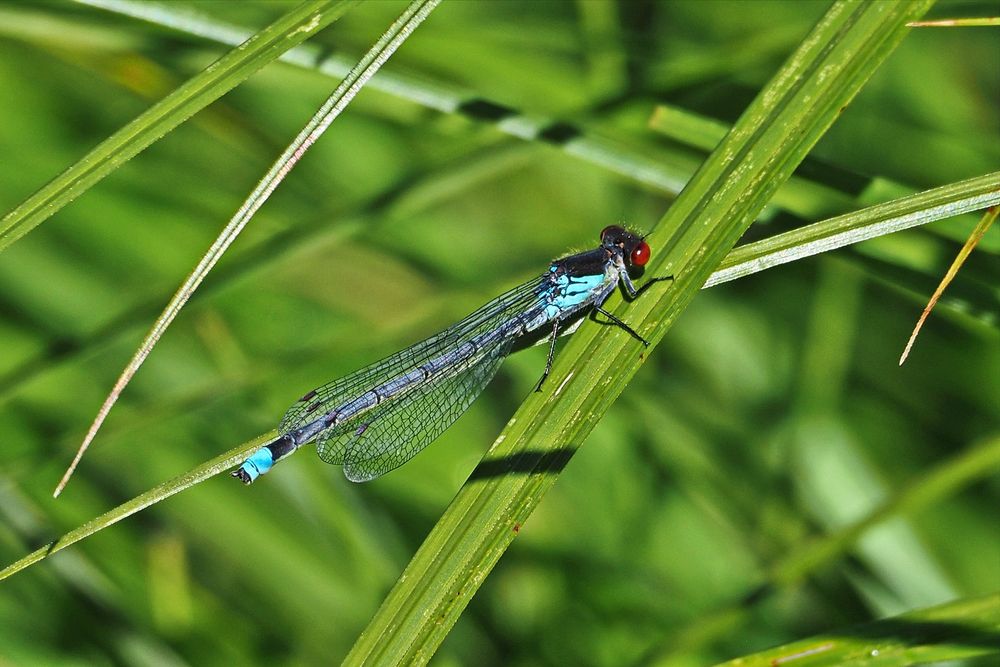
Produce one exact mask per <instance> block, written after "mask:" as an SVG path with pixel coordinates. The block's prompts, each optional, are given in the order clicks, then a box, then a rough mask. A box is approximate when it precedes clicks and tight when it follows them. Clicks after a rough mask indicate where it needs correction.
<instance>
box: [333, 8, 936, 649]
mask: <svg viewBox="0 0 1000 667" xmlns="http://www.w3.org/2000/svg"><path fill="white" fill-rule="evenodd" d="M930 4H931V3H930V2H912V3H891V4H890V3H851V2H837V3H834V5H833V6H832V7H831V9H830V10H829V11H828V12H827V13H826V15H825V16H824V17H823V18H822V19H821V20H820V22H819V24H818V25H817V26H816V28H814V30H813V32H812V33H811V34H810V35H809V36H808V37H807V38H806V40H805V42H803V44H802V45H801V46H800V48H799V49H798V50H797V51H796V53H794V54H793V55H792V56H791V57H790V58H789V59H788V61H787V62H786V63H785V65H784V66H783V67H782V69H781V71H779V72H778V74H777V75H776V76H775V77H774V78H773V79H772V80H771V82H770V83H769V84H768V85H767V86H766V87H765V88H764V90H763V91H761V93H760V94H759V95H758V96H757V98H756V100H755V101H754V102H753V104H752V105H751V106H750V108H748V109H747V110H746V112H745V113H744V114H743V116H742V117H741V118H740V120H739V121H738V122H737V123H736V125H735V126H734V127H733V129H732V131H731V132H730V133H729V134H728V135H727V137H726V139H725V140H723V142H722V143H721V144H720V146H719V147H718V148H717V149H716V150H715V151H714V152H713V153H712V155H711V156H710V157H709V158H708V160H707V161H706V162H705V164H704V165H703V166H702V167H701V169H700V170H699V171H698V173H697V174H695V176H694V177H693V178H692V179H691V181H690V183H689V184H688V186H687V187H686V188H685V189H684V191H683V192H682V193H681V195H680V196H679V197H678V199H677V200H676V202H674V204H673V206H672V207H671V208H670V210H669V211H668V212H667V214H666V215H665V216H664V218H663V219H662V220H661V221H660V223H659V224H658V225H657V227H656V228H655V229H654V231H653V232H652V234H651V235H650V236H651V237H652V238H654V239H656V247H659V248H663V249H664V250H663V254H662V255H660V256H658V258H657V259H654V261H653V262H651V266H649V267H648V270H649V274H650V275H667V274H672V275H674V276H675V277H676V280H675V282H674V283H673V284H672V285H671V286H670V287H669V288H659V287H654V288H652V289H650V290H649V291H648V293H647V294H646V295H645V296H644V297H643V298H641V299H637V300H636V301H634V302H633V303H631V304H629V305H628V307H627V309H626V308H621V307H619V308H614V309H613V310H614V311H615V314H616V315H617V316H619V317H622V318H623V319H625V320H626V321H628V322H629V323H631V324H632V325H633V328H635V329H636V331H637V332H639V334H640V335H643V336H644V337H645V338H646V339H647V340H649V341H650V342H651V343H652V344H656V343H657V342H658V341H659V340H660V339H661V338H662V337H663V335H664V334H665V333H666V331H667V329H668V328H669V327H670V326H671V324H672V323H673V321H674V320H675V319H676V317H677V316H678V315H679V314H680V312H681V311H683V310H684V308H685V307H686V306H687V304H688V303H689V302H690V300H691V299H692V298H693V297H694V295H695V294H696V292H697V291H698V289H699V288H700V287H701V286H702V285H704V283H705V281H706V280H707V279H708V277H709V275H710V274H711V273H712V271H713V270H714V269H715V268H716V267H717V266H718V264H719V262H721V260H722V259H723V257H724V256H725V254H726V253H727V252H728V251H729V250H730V248H732V246H733V245H734V244H735V243H736V241H737V239H738V238H739V237H740V235H741V234H742V233H743V232H744V231H745V229H746V228H747V227H748V226H749V225H750V224H751V222H752V220H753V219H754V218H755V217H756V215H757V214H758V213H759V211H760V210H761V209H762V208H763V207H764V205H765V204H766V203H767V202H768V201H769V200H770V198H771V196H772V195H773V193H774V191H775V190H776V189H777V188H778V187H779V185H780V184H781V183H783V182H784V181H785V180H787V179H788V178H789V176H790V175H791V172H792V170H793V169H794V168H795V166H796V165H797V164H798V163H799V162H800V161H801V160H802V159H803V158H804V157H805V155H806V153H807V152H808V151H809V149H810V148H811V147H812V146H813V145H814V143H815V142H816V141H817V140H818V139H819V137H820V136H822V134H823V133H824V132H825V131H826V129H827V128H828V127H829V126H830V125H831V124H832V123H833V121H834V120H835V119H836V117H837V115H838V114H839V112H840V110H841V109H842V108H843V107H844V105H846V104H847V103H848V102H849V101H850V100H851V98H852V97H853V96H854V95H855V94H856V93H857V92H858V90H860V88H861V87H862V86H863V84H864V83H865V82H866V81H867V80H868V78H869V77H870V76H871V74H872V73H873V72H874V71H875V69H876V68H877V67H878V65H879V64H881V62H882V61H883V60H884V59H885V58H886V57H887V56H888V55H889V53H891V52H892V50H893V49H894V48H895V46H896V45H897V44H899V42H900V41H902V38H903V37H904V35H905V34H906V32H907V29H906V28H905V24H906V22H907V21H910V20H914V19H917V18H919V17H920V16H921V15H922V14H923V12H924V11H925V9H926V8H927V7H929V6H930ZM644 355H645V352H644V351H642V350H639V349H637V346H636V345H634V342H633V341H630V340H626V337H625V336H622V335H618V332H615V331H609V330H606V329H605V328H603V327H582V328H581V330H580V332H578V333H577V334H576V335H575V336H574V338H573V339H572V340H571V341H570V342H569V343H568V344H567V346H566V348H565V349H564V350H563V351H562V354H560V355H559V357H558V358H557V359H556V363H555V364H554V366H553V368H552V372H551V375H550V377H549V381H550V382H551V386H552V387H554V388H555V389H553V390H552V391H550V392H546V393H544V394H540V395H539V394H536V395H533V396H530V397H529V398H528V399H527V400H526V401H525V403H524V404H523V405H522V406H521V408H520V409H519V410H518V412H517V414H516V415H515V416H514V418H513V419H512V420H511V421H510V423H509V424H508V425H507V428H506V429H505V430H504V432H503V433H502V434H501V435H500V437H499V438H498V439H497V441H496V442H495V443H494V445H493V447H492V448H491V449H490V452H489V453H488V455H487V459H489V460H490V463H491V464H492V465H491V467H492V468H496V469H499V470H500V471H501V474H500V475H499V476H490V477H488V478H485V477H481V476H478V475H477V473H473V475H472V478H471V479H470V480H469V482H468V483H467V484H466V485H465V486H464V487H463V488H462V489H461V490H460V491H459V493H458V495H457V496H456V498H455V499H454V501H453V502H452V503H451V505H450V506H449V507H448V509H447V510H446V511H445V513H444V515H443V516H442V517H441V519H440V520H439V521H438V523H437V525H436V526H435V527H434V529H433V530H432V531H431V533H430V535H429V536H428V537H427V539H426V540H425V541H424V543H423V545H422V546H421V547H420V549H419V550H418V552H417V553H416V555H415V556H414V557H413V559H412V560H411V561H410V564H409V565H408V566H407V568H406V570H405V572H404V573H403V574H402V575H401V577H400V578H399V580H398V581H397V583H396V585H395V586H394V587H393V589H392V590H391V591H390V593H389V595H388V597H387V598H386V600H385V601H384V602H383V604H382V606H381V608H380V609H379V610H378V612H376V614H375V616H374V617H373V618H372V621H371V622H370V624H369V625H368V627H367V628H366V629H365V630H364V632H363V633H362V635H361V637H359V639H358V641H357V643H356V644H355V645H354V648H353V649H352V651H351V653H350V654H349V655H348V657H347V659H346V661H345V664H350V665H355V664H372V665H383V664H400V663H406V664H423V663H426V662H427V661H428V660H430V658H431V656H432V655H433V654H434V652H435V650H436V649H437V647H438V646H439V645H440V643H441V641H442V640H443V639H444V637H445V636H446V635H447V634H448V632H449V630H450V629H451V627H452V626H453V625H454V623H455V621H456V620H457V619H458V617H459V615H460V614H461V613H462V611H463V610H464V608H465V606H466V605H467V604H468V602H469V600H470V599H471V598H472V596H473V595H474V594H475V592H476V591H477V590H478V588H479V586H480V585H481V584H482V582H483V581H484V580H485V578H486V576H487V575H488V574H489V572H490V571H491V570H492V568H493V566H494V565H495V564H496V562H497V560H499V558H500V556H501V555H502V554H503V553H504V551H505V550H506V548H507V546H508V545H509V544H510V543H511V541H512V540H513V539H514V537H515V536H516V534H517V533H518V531H519V530H520V526H521V525H522V524H523V523H524V522H525V521H526V520H527V518H528V517H529V516H530V515H531V513H532V511H533V510H534V508H535V507H536V506H537V504H538V503H539V501H540V499H541V497H542V496H543V495H544V494H545V492H546V491H547V490H548V488H550V487H551V486H552V484H553V483H554V481H555V479H556V477H557V476H558V473H559V470H560V469H561V467H562V466H563V465H565V463H566V461H567V460H568V459H569V458H570V457H571V456H572V454H573V453H574V452H575V450H576V449H577V448H578V447H579V446H580V444H581V443H582V442H583V440H584V439H585V438H586V437H587V435H588V434H589V433H590V431H591V430H592V429H593V427H594V426H595V425H596V423H597V422H598V421H599V420H600V418H601V417H602V416H603V414H604V412H606V411H607V410H608V408H609V407H610V406H611V404H612V403H613V402H614V400H615V399H616V398H617V396H618V395H619V394H620V393H621V391H622V390H623V389H624V387H625V385H626V384H627V383H628V381H629V379H630V378H631V376H632V375H633V374H634V373H635V372H636V370H637V369H638V366H639V365H640V364H641V362H642V360H643V358H644ZM515 470H516V471H519V472H523V474H518V473H516V472H515ZM504 472H506V474H504Z"/></svg>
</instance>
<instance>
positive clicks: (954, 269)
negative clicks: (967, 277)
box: [899, 204, 1000, 366]
mask: <svg viewBox="0 0 1000 667" xmlns="http://www.w3.org/2000/svg"><path fill="white" fill-rule="evenodd" d="M998 213H1000V208H998V207H997V206H996V204H994V205H992V206H991V207H990V209H989V210H988V211H986V213H985V214H984V215H983V217H982V219H981V220H980V221H979V224H978V225H976V228H975V229H974V230H972V234H971V235H970V236H969V240H968V241H966V242H965V245H963V246H962V249H961V250H960V251H959V252H958V256H957V257H955V261H954V262H952V263H951V266H950V267H948V272H947V273H945V275H944V277H943V278H941V282H940V283H939V284H938V286H937V289H935V290H934V294H932V295H931V298H930V301H928V302H927V306H926V307H925V308H924V311H923V312H922V313H921V314H920V318H919V319H918V320H917V324H916V326H914V327H913V333H911V334H910V339H909V340H908V341H906V347H905V348H903V354H902V355H900V357H899V365H900V366H902V365H903V362H905V361H906V357H907V356H909V354H910V349H911V348H912V347H913V343H914V342H916V340H917V334H919V333H920V329H921V328H922V327H923V326H924V322H925V321H926V320H927V316H928V315H930V314H931V310H933V309H934V305H935V304H936V303H937V302H938V299H940V298H941V295H942V294H944V290H945V288H947V287H948V285H950V284H951V281H952V280H954V278H955V276H957V275H958V270H959V269H961V268H962V264H964V263H965V260H966V259H968V257H969V255H971V254H972V251H973V249H974V248H975V247H976V245H977V244H978V243H979V241H980V239H982V238H983V235H984V234H986V230H988V229H989V228H990V226H991V225H992V224H993V222H994V221H995V220H996V219H997V214H998Z"/></svg>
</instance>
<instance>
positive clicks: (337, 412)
mask: <svg viewBox="0 0 1000 667" xmlns="http://www.w3.org/2000/svg"><path fill="white" fill-rule="evenodd" d="M649 253H650V250H649V245H648V244H647V243H646V241H645V240H643V237H641V236H638V235H636V234H633V233H632V232H629V231H628V230H626V229H624V228H622V227H618V226H617V225H613V226H610V227H606V228H605V229H604V231H602V232H601V245H600V246H598V247H597V248H594V249H593V250H588V251H586V252H581V253H579V254H576V255H570V256H568V257H563V258H562V259H557V260H555V261H553V262H552V264H551V265H550V266H549V270H548V271H546V272H545V273H544V274H542V276H541V277H539V278H535V279H534V280H530V281H528V282H526V283H524V284H523V285H520V286H519V287H515V288H514V289H512V290H510V291H509V292H506V293H505V294H502V295H500V296H498V297H497V298H495V299H493V300H492V301H490V302H489V303H487V304H486V305H485V306H483V307H482V308H480V309H479V310H477V311H476V312H474V313H472V314H471V315H469V316H468V317H466V318H465V319H463V320H461V321H460V322H458V323H457V324H455V325H453V326H451V327H449V328H448V329H445V330H444V331H442V332H441V333H438V334H436V335H434V336H431V337H430V338H428V339H427V340H424V341H421V342H419V343H416V344H415V345H411V346H410V347H408V348H406V349H405V350H402V351H400V352H397V353H396V354H393V355H392V356H390V357H386V358H385V359H383V360H382V361H377V362H375V363H374V364H372V365H370V366H366V367H365V368H362V369H361V370H358V371H355V372H353V373H351V374H350V375H348V376H346V377H343V378H341V379H339V380H335V381H333V382H331V383H329V384H325V385H323V386H322V387H319V388H317V389H313V390H312V391H310V392H309V393H307V394H306V395H305V396H303V397H302V398H300V399H299V400H298V402H296V403H295V405H293V406H292V407H291V408H290V409H289V410H288V412H287V413H285V416H284V418H283V419H282V420H281V424H280V425H279V426H278V432H279V433H280V436H279V437H278V438H276V439H275V440H273V441H271V442H270V443H268V444H267V445H265V446H263V447H261V448H260V449H258V450H257V451H256V452H255V453H254V454H253V455H252V456H251V457H250V458H248V459H247V460H246V461H244V463H243V465H241V466H240V467H239V468H238V469H237V470H235V471H233V473H232V474H233V477H236V478H238V479H240V480H241V481H243V482H244V483H246V484H250V483H251V482H253V481H254V480H255V479H257V477H259V476H260V475H262V474H264V473H266V472H267V471H268V470H270V469H271V468H272V467H273V466H274V464H275V463H277V462H278V461H280V460H281V459H283V458H285V457H287V456H289V455H291V454H292V453H293V452H294V451H295V450H296V449H298V448H299V447H301V446H302V445H305V444H307V443H310V442H313V441H315V442H316V450H317V452H318V453H319V457H320V458H321V459H322V460H323V461H325V462H327V463H336V464H339V465H343V466H344V475H346V476H347V478H348V479H349V480H351V481H354V482H364V481H368V480H371V479H375V478H376V477H379V476H380V475H384V474H385V473H387V472H389V471H390V470H393V469H395V468H397V467H399V466H401V465H403V464H404V463H406V462H407V461H409V460H410V459H411V458H412V457H413V456H414V455H416V453H417V452H419V451H420V450H421V449H423V448H424V447H426V446H427V445H428V444H429V443H430V442H432V441H433V440H434V439H435V438H437V437H438V436H439V435H441V433H443V432H444V430H445V429H447V428H448V427H449V426H451V425H452V424H453V423H454V422H455V420H456V419H458V417H459V416H460V415H461V414H462V413H463V412H465V410H466V408H468V407H469V405H471V404H472V402H473V401H474V400H475V399H476V397H477V396H479V394H480V392H482V391H483V388H484V387H485V386H486V385H487V383H489V381H490V380H491V379H492V378H493V375H494V374H495V373H496V372H497V369H498V368H499V367H500V363H501V362H502V361H503V359H504V357H506V356H507V354H508V353H509V352H510V349H511V345H512V344H513V343H514V341H515V340H517V339H519V338H521V337H522V336H525V335H526V334H530V333H531V332H533V331H543V327H547V329H544V331H546V333H547V334H548V336H549V356H548V359H547V361H546V363H545V371H544V373H543V375H542V378H541V380H539V382H538V386H537V389H541V386H542V383H543V382H544V381H545V378H546V376H548V374H549V370H550V369H551V367H552V357H553V355H554V354H555V342H556V338H557V337H558V335H559V333H560V329H564V328H565V327H566V326H567V325H568V324H569V323H570V322H573V321H574V320H577V319H578V318H579V317H580V316H581V315H585V314H586V313H587V311H588V310H591V311H594V312H596V313H600V314H602V315H604V316H605V317H606V318H608V320H609V321H610V322H611V323H613V324H615V325H617V326H619V327H621V328H622V329H624V330H625V331H627V332H628V333H629V334H631V335H632V336H633V337H635V338H636V339H638V340H639V341H641V342H642V343H643V345H648V343H647V342H646V340H645V339H643V338H642V336H640V335H639V334H638V333H636V332H635V331H633V330H632V328H631V327H629V326H628V325H627V324H625V323H624V322H622V321H621V320H620V319H618V318H617V317H615V316H614V315H612V314H611V313H609V312H607V311H606V310H604V309H603V308H602V307H601V304H603V303H604V300H605V299H607V298H608V296H609V295H610V294H611V292H613V291H614V289H615V287H616V286H617V285H619V284H621V285H622V287H623V288H624V289H625V292H626V293H627V294H628V296H629V298H634V297H636V296H638V295H639V293H640V292H641V291H642V289H645V288H646V287H648V286H649V285H651V284H652V283H653V282H656V281H657V280H669V279H670V278H654V279H652V280H650V281H649V282H647V283H646V284H645V285H643V286H642V288H641V289H639V290H637V289H636V288H635V285H634V284H633V283H632V279H631V277H630V276H629V269H630V268H633V267H642V266H643V265H645V264H646V262H647V261H649Z"/></svg>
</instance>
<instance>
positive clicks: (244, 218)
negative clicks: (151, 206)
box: [52, 0, 441, 496]
mask: <svg viewBox="0 0 1000 667" xmlns="http://www.w3.org/2000/svg"><path fill="white" fill-rule="evenodd" d="M440 2H441V0H412V2H410V4H409V6H407V8H406V10H405V11H404V12H403V13H402V14H401V15H400V17H399V18H398V19H397V20H396V21H395V22H394V23H393V24H392V25H391V26H390V27H389V29H388V30H387V31H386V32H385V34H384V35H382V37H381V38H379V40H378V41H377V42H376V43H375V45H374V46H373V47H372V48H371V49H369V51H368V53H366V54H365V55H364V57H363V58H362V59H361V60H360V61H359V62H358V64H357V66H356V67H355V68H354V69H352V70H351V72H350V74H348V75H347V77H346V78H345V79H344V80H343V81H342V82H341V83H340V85H339V86H337V88H336V90H334V91H333V93H332V94H331V95H330V97H329V98H327V100H326V102H324V103H323V105H322V106H321V107H320V108H319V110H318V111H317V112H316V113H315V114H314V115H313V117H312V118H311V119H310V120H309V122H308V123H307V124H306V126H305V127H304V128H303V129H302V131H301V132H299V134H298V136H296V137H295V139H294V140H292V143H291V144H289V145H288V148H286V149H285V151H284V152H283V153H282V154H281V156H279V157H278V159H277V160H276V161H275V163H274V164H273V165H272V166H271V168H270V169H269V170H268V172H267V173H266V174H265V175H264V177H263V178H262V179H261V180H260V182H259V183H258V184H257V187H255V188H254V189H253V192H251V193H250V195H249V196H248V197H247V199H246V201H245V202H243V205H242V206H240V208H239V210H237V211H236V213H235V214H234V215H233V217H232V218H231V219H230V220H229V222H228V223H227V224H226V226H225V228H224V229H223V230H222V232H220V234H219V236H218V237H217V238H216V240H215V242H214V243H213V244H212V246H211V247H210V248H209V249H208V252H206V253H205V255H204V256H203V257H202V258H201V261H200V262H198V265H197V266H196V267H195V268H194V270H193V271H192V272H191V274H190V275H189V276H188V277H187V279H186V280H185V281H184V283H183V284H182V285H181V286H180V287H179V288H178V290H177V292H175V293H174V296H173V297H172V298H171V299H170V302H169V303H168V304H167V306H166V308H164V310H163V312H162V313H161V314H160V316H159V317H158V318H157V320H156V322H155V323H154V324H153V328H152V329H150V331H149V333H147V334H146V337H145V338H144V339H143V341H142V343H141V344H140V345H139V349H137V350H136V351H135V354H134V355H132V359H131V360H129V363H128V364H127V365H126V366H125V369H124V370H123V371H122V373H121V375H120V376H119V377H118V380H117V381H116V382H115V386H114V387H112V389H111V392H110V393H109V394H108V396H107V398H105V399H104V403H103V405H101V408H100V410H98V412H97V416H96V417H95V418H94V421H93V423H92V424H91V425H90V429H89V430H88V431H87V435H86V436H85V437H84V439H83V442H82V443H81V444H80V447H79V449H77V452H76V455H75V456H74V457H73V461H72V462H71V463H70V465H69V467H68V468H67V469H66V472H65V473H64V474H63V477H62V479H61V480H60V481H59V484H58V485H57V486H56V488H55V491H54V492H53V494H52V495H53V496H58V495H59V494H60V493H61V492H62V490H63V488H64V487H65V486H66V483H67V482H68V481H69V478H70V477H71V476H72V475H73V471H74V470H76V466H77V464H79V463H80V459H81V458H83V454H84V452H86V451H87V447H88V446H90V443H91V441H92V440H93V439H94V436H96V435H97V432H98V430H100V428H101V424H103V423H104V420H105V419H106V418H107V416H108V413H109V412H111V408H112V407H113V406H114V404H115V403H116V402H117V401H118V397H119V396H121V393H122V391H124V389H125V387H126V386H127V385H128V383H129V382H130V381H131V380H132V377H133V376H135V374H136V372H138V370H139V367H140V366H142V364H143V362H144V361H145V360H146V358H147V357H148V356H149V354H150V353H151V352H152V351H153V347H155V346H156V343H157V342H158V341H159V340H160V337H161V336H163V334H164V333H165V332H166V330H167V327H169V326H170V323H171V322H173V321H174V319H175V318H176V317H177V315H178V314H179V313H180V311H181V308H183V307H184V304H185V303H187V301H188V299H190V298H191V294H192V293H194V291H195V290H196V289H198V285H200V284H201V282H202V281H203V280H204V279H205V276H207V275H208V273H209V271H211V270H212V268H213V267H214V266H215V265H216V263H217V262H218V261H219V260H220V259H221V258H222V255H223V254H224V253H225V252H226V250H227V249H228V248H229V246H230V245H232V243H233V241H235V240H236V238H237V237H238V236H239V235H240V232H242V231H243V228H244V227H245V226H246V224H247V223H248V222H249V221H250V218H252V217H253V215H254V214H255V213H256V212H257V211H258V210H259V209H260V207H261V206H263V205H264V202H265V201H267V199H268V197H270V196H271V193H273V192H274V190H275V189H276V188H277V187H278V185H279V184H280V183H281V181H283V180H284V178H285V176H287V175H288V173H289V172H290V171H291V170H292V168H293V167H294V166H295V165H296V164H297V163H298V161H299V160H300V159H301V158H302V156H303V155H304V154H305V152H306V151H307V150H309V148H310V146H312V145H313V144H314V143H316V141H317V140H318V139H319V138H320V137H321V136H322V135H323V133H324V132H325V131H326V129H327V128H328V127H329V126H330V123H332V122H333V121H334V119H335V118H336V117H337V116H339V115H340V112H341V111H343V110H344V109H345V108H346V107H347V105H348V104H350V102H351V100H353V99H354V97H355V96H356V95H357V94H358V93H359V92H360V91H361V88H363V87H364V85H365V83H367V81H368V80H369V79H370V78H371V77H372V75H374V74H375V72H377V71H378V70H379V68H380V67H382V65H383V64H385V62H386V61H387V60H388V59H389V57H390V56H391V55H392V54H393V53H394V52H395V51H396V49H398V48H399V47H400V46H401V45H402V43H403V42H404V41H406V38H407V37H409V36H410V34H411V33H412V32H413V31H414V30H416V28H417V26H419V25H420V24H421V23H422V22H423V20H424V19H425V18H427V16H428V15H429V14H430V13H431V11H433V10H434V8H435V7H436V6H437V5H438V4H439V3H440Z"/></svg>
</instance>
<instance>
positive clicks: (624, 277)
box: [618, 271, 674, 301]
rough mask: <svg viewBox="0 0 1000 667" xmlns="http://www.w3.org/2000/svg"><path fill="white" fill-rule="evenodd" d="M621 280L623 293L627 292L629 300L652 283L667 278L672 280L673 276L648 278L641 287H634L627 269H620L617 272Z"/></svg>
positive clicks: (636, 296)
mask: <svg viewBox="0 0 1000 667" xmlns="http://www.w3.org/2000/svg"><path fill="white" fill-rule="evenodd" d="M618 275H619V277H620V280H621V284H622V287H624V288H625V293H626V294H628V298H629V301H631V300H632V299H635V298H638V296H639V295H640V294H642V293H643V292H645V291H646V290H647V289H649V287H650V286H651V285H653V284H654V283H661V282H664V281H667V280H671V281H672V280H673V279H674V277H673V276H660V277H658V278H650V279H649V280H647V281H646V282H645V283H643V284H642V286H641V287H639V288H636V286H635V283H633V282H632V278H631V277H630V276H629V275H628V271H622V272H621V273H619V274H618Z"/></svg>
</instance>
